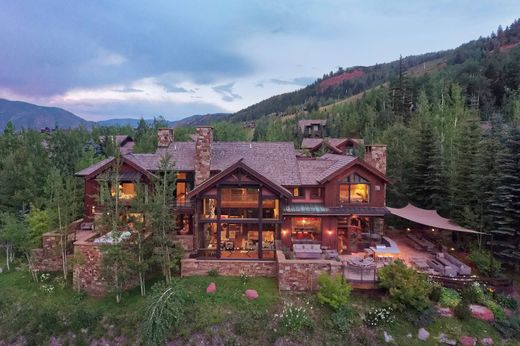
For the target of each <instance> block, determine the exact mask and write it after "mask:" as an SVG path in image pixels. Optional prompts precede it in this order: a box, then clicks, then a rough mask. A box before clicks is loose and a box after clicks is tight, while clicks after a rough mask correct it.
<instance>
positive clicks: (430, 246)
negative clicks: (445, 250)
mask: <svg viewBox="0 0 520 346" xmlns="http://www.w3.org/2000/svg"><path fill="white" fill-rule="evenodd" d="M406 237H407V238H408V239H410V240H411V241H412V243H413V244H415V245H418V246H419V247H420V248H421V249H424V250H427V251H430V252H431V251H434V250H435V248H436V246H435V244H434V243H432V242H431V241H429V240H428V239H425V238H423V237H419V236H417V235H415V234H408V235H407V236H406Z"/></svg>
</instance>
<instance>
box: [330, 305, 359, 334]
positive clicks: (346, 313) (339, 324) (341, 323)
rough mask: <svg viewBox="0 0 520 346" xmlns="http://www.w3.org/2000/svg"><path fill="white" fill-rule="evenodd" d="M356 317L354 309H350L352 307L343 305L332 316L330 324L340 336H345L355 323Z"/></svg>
mask: <svg viewBox="0 0 520 346" xmlns="http://www.w3.org/2000/svg"><path fill="white" fill-rule="evenodd" d="M357 317H358V314H357V312H356V311H355V310H354V309H352V307H350V306H348V305H343V306H341V307H340V308H339V309H338V310H337V311H336V312H335V313H334V314H332V322H333V323H334V326H335V327H336V328H337V330H339V331H340V332H341V333H342V334H346V333H348V332H349V331H350V328H351V327H352V326H353V325H354V323H355V322H356V319H357Z"/></svg>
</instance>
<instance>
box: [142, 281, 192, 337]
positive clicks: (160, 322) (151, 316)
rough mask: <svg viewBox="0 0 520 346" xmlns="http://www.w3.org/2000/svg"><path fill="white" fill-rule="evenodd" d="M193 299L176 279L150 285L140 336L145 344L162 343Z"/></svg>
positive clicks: (183, 315) (177, 323)
mask: <svg viewBox="0 0 520 346" xmlns="http://www.w3.org/2000/svg"><path fill="white" fill-rule="evenodd" d="M192 303H193V301H192V299H191V297H190V296H189V295H188V293H186V290H184V289H182V288H181V287H180V286H179V284H178V283H177V282H176V281H173V282H172V283H171V284H170V285H166V284H164V283H159V284H156V285H154V286H153V287H152V293H151V294H150V295H149V297H148V299H147V304H146V307H145V310H144V318H143V323H142V333H141V334H142V338H143V340H142V341H143V344H145V345H161V344H164V342H165V340H166V338H167V337H168V335H169V334H170V332H171V331H172V329H173V328H175V327H177V326H178V325H179V323H180V322H181V321H182V320H183V319H184V317H185V315H186V312H187V310H188V308H189V307H190V306H192V305H193V304H192Z"/></svg>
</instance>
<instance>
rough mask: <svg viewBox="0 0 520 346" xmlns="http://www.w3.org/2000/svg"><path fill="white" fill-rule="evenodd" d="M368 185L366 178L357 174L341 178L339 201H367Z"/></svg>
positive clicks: (368, 194)
mask: <svg viewBox="0 0 520 346" xmlns="http://www.w3.org/2000/svg"><path fill="white" fill-rule="evenodd" d="M369 197H370V185H369V183H368V181H367V180H365V179H364V178H362V177H360V176H359V175H357V174H352V175H350V176H348V177H347V178H345V179H343V180H342V181H341V182H340V184H339V202H340V203H342V204H343V203H368V202H369Z"/></svg>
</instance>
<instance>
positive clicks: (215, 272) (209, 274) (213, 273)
mask: <svg viewBox="0 0 520 346" xmlns="http://www.w3.org/2000/svg"><path fill="white" fill-rule="evenodd" d="M208 276H218V270H217V269H210V270H208Z"/></svg>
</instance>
